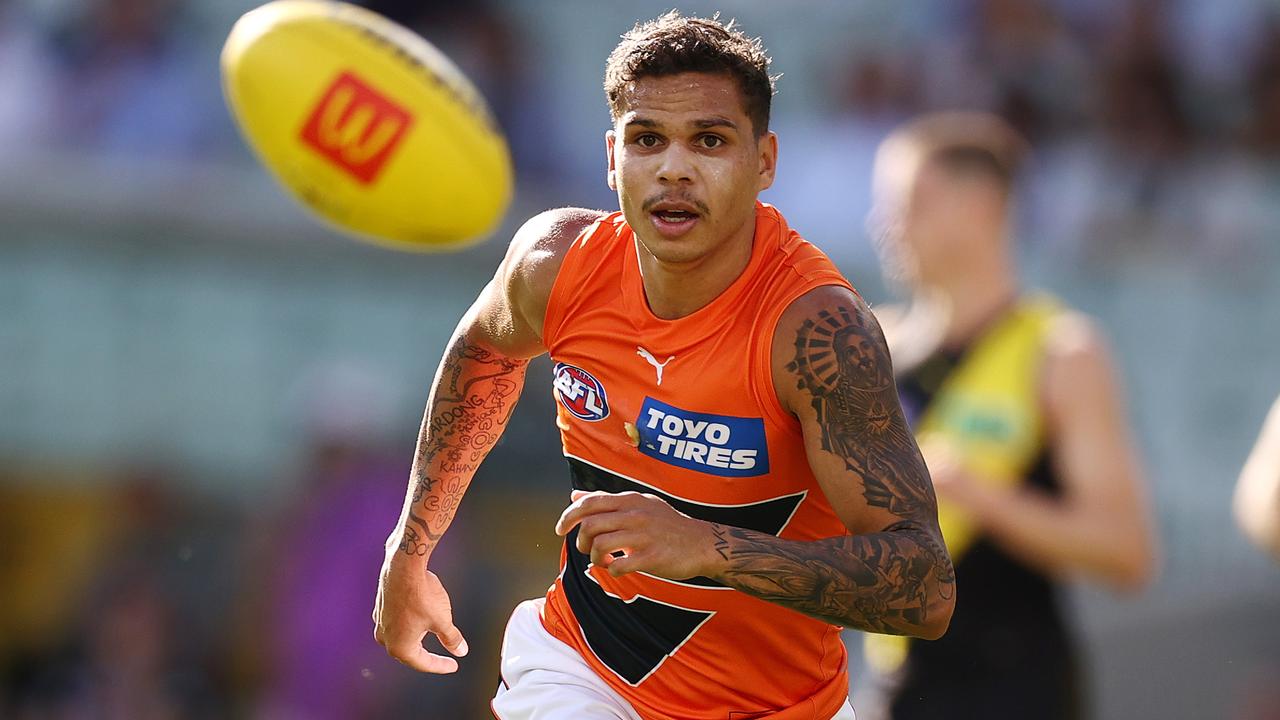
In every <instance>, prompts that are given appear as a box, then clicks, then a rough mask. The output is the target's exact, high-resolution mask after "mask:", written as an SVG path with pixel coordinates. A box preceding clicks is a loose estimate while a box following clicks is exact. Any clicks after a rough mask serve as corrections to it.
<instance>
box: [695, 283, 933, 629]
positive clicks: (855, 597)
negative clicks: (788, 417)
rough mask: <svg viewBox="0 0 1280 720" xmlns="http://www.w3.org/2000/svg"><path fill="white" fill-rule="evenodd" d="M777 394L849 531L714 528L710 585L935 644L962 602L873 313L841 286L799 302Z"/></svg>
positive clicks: (789, 315)
mask: <svg viewBox="0 0 1280 720" xmlns="http://www.w3.org/2000/svg"><path fill="white" fill-rule="evenodd" d="M773 366H774V385H775V388H776V391H777V393H778V397H779V399H780V400H781V401H782V403H783V405H784V407H786V408H787V409H789V410H790V411H791V412H792V413H794V414H795V415H796V416H797V417H798V418H799V420H800V424H801V428H802V431H803V433H804V438H805V446H806V450H807V453H808V456H809V464H810V466H811V467H812V468H813V471H814V475H815V476H816V478H817V480H818V484H819V485H820V486H821V488H822V490H823V493H824V494H825V495H826V496H827V499H828V500H829V501H830V503H831V506H832V508H833V509H834V510H835V511H836V513H837V515H839V517H840V519H841V520H842V521H843V522H844V524H845V526H846V527H847V528H848V530H849V534H848V535H845V536H842V537H834V538H828V539H826V540H819V541H815V542H797V541H792V540H782V539H780V538H777V537H774V536H772V535H766V534H763V533H758V532H753V531H750V530H743V529H740V528H733V527H714V528H713V533H714V536H715V537H714V540H712V545H713V549H714V550H715V551H716V555H715V556H714V557H713V560H714V562H713V568H712V571H711V573H710V575H711V577H713V578H714V579H716V580H719V581H720V582H723V583H725V584H726V585H729V586H731V587H734V588H737V589H738V590H741V591H742V592H745V593H748V594H751V595H755V596H756V597H759V598H762V599H764V600H768V601H770V602H773V603H777V604H779V605H783V606H785V607H789V608H791V609H793V610H798V611H800V612H803V613H805V614H808V615H811V616H813V617H816V618H818V619H820V620H825V621H827V622H830V623H833V624H836V625H843V626H846V627H853V628H858V629H860V630H868V631H871V632H878V633H891V634H895V635H916V636H920V637H926V638H936V637H938V636H940V635H942V633H943V632H945V631H946V628H947V624H948V623H949V622H950V618H951V611H952V609H953V607H954V603H955V576H954V572H953V570H952V567H951V559H950V557H949V556H948V555H947V551H946V549H945V547H944V545H943V543H942V534H941V531H940V530H939V529H938V512H937V501H936V500H935V498H934V494H933V487H932V485H931V484H930V482H929V472H928V470H927V469H926V468H925V464H924V460H923V459H922V458H921V456H920V451H919V449H918V448H917V447H916V442H915V439H914V437H913V436H912V434H911V431H910V429H909V428H908V427H907V424H906V421H905V420H904V418H903V416H902V408H901V406H900V405H899V402H898V393H897V389H896V387H895V385H894V381H893V371H892V368H891V367H890V361H889V353H888V350H887V349H886V347H885V343H884V338H883V337H882V335H881V333H880V328H879V325H878V324H877V323H876V319H875V317H874V316H873V315H872V314H871V311H870V309H869V308H867V306H866V304H865V303H863V302H862V300H861V299H859V298H857V297H856V296H854V295H853V293H851V292H849V291H848V290H845V289H843V288H838V287H823V288H818V289H816V290H813V291H811V292H810V293H808V294H806V295H805V296H804V297H802V298H800V299H799V300H798V301H796V303H794V304H793V305H792V306H791V307H790V308H789V309H788V310H787V312H786V313H784V315H783V317H782V320H781V321H780V322H779V324H778V328H777V331H776V333H775V336H774V360H773Z"/></svg>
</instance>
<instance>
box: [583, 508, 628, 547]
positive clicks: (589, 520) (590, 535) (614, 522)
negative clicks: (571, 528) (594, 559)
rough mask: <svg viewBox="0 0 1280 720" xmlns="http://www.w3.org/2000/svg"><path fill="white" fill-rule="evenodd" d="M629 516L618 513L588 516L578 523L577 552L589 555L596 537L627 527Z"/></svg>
mask: <svg viewBox="0 0 1280 720" xmlns="http://www.w3.org/2000/svg"><path fill="white" fill-rule="evenodd" d="M630 519H631V516H629V515H627V514H626V513H620V512H606V513H600V514H598V515H590V516H588V517H585V518H583V519H582V522H580V523H578V552H581V553H590V552H591V546H592V545H593V544H594V543H595V539H596V536H598V535H603V534H604V533H611V532H616V531H618V530H622V529H625V528H627V527H628V521H629V520H630Z"/></svg>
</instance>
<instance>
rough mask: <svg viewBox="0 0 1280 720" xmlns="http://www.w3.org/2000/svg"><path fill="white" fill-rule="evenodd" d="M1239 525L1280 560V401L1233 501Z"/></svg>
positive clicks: (1247, 463) (1242, 473)
mask: <svg viewBox="0 0 1280 720" xmlns="http://www.w3.org/2000/svg"><path fill="white" fill-rule="evenodd" d="M1234 506H1235V514H1236V522H1237V523H1239V525H1240V529H1241V530H1244V534H1245V535H1247V536H1248V537H1249V539H1250V540H1252V541H1253V544H1254V545H1257V546H1258V548H1260V549H1261V550H1262V551H1263V552H1266V553H1268V554H1270V555H1271V557H1273V558H1276V559H1277V560H1280V398H1277V399H1276V402H1275V404H1274V405H1272V406H1271V412H1270V413H1268V414H1267V419H1266V420H1265V421H1264V422H1263V425H1262V431H1261V432H1260V433H1259V434H1258V442H1257V444H1255V445H1254V446H1253V451H1252V452H1250V453H1249V459H1248V460H1247V461H1245V465H1244V469H1243V470H1241V471H1240V479H1239V480H1238V481H1237V482H1236V492H1235V499H1234Z"/></svg>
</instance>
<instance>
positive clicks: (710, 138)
mask: <svg viewBox="0 0 1280 720" xmlns="http://www.w3.org/2000/svg"><path fill="white" fill-rule="evenodd" d="M698 142H700V143H702V147H704V148H706V149H708V150H714V149H716V148H718V147H720V146H721V145H724V138H722V137H720V136H719V135H703V136H702V137H700V138H698Z"/></svg>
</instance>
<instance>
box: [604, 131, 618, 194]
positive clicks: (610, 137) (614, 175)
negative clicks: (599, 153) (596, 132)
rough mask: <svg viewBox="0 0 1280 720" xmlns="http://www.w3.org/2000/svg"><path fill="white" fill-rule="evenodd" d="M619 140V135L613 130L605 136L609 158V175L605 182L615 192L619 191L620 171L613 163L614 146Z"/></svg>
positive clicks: (605, 148) (605, 147)
mask: <svg viewBox="0 0 1280 720" xmlns="http://www.w3.org/2000/svg"><path fill="white" fill-rule="evenodd" d="M617 139H618V136H617V134H616V133H614V132H613V131H612V130H609V131H607V132H605V134H604V151H605V154H606V155H608V156H609V174H608V175H606V176H605V182H607V183H609V189H610V190H612V191H614V192H617V191H618V171H617V170H616V169H615V165H614V162H613V145H614V141H616V140H617Z"/></svg>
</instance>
